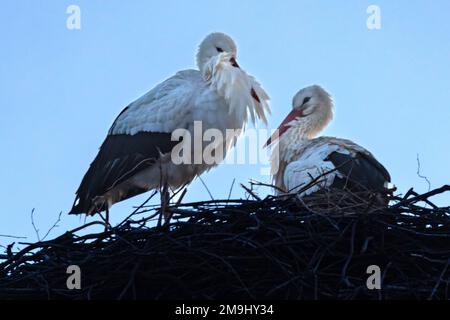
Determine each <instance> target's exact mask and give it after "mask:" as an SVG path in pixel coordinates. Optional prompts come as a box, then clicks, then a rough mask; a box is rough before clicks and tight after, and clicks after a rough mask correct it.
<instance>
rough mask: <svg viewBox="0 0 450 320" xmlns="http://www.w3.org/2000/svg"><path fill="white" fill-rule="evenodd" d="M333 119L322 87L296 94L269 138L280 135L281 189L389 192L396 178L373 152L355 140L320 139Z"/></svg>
mask: <svg viewBox="0 0 450 320" xmlns="http://www.w3.org/2000/svg"><path fill="white" fill-rule="evenodd" d="M332 118H333V102H332V99H331V97H330V95H329V94H328V92H326V91H325V90H324V89H323V88H321V87H320V86H317V85H314V86H310V87H307V88H304V89H302V90H300V91H299V92H298V93H297V94H296V95H295V96H294V99H293V109H292V111H291V112H290V113H289V115H288V116H287V117H286V118H285V119H284V120H283V122H282V123H281V125H280V127H279V128H278V130H277V131H275V133H274V135H273V136H272V137H271V138H270V139H269V140H268V141H267V143H266V145H270V144H271V143H273V142H275V140H277V139H278V141H277V143H276V144H275V145H274V149H273V151H272V155H271V166H272V168H271V170H272V175H273V179H274V183H275V186H276V187H277V189H278V191H277V192H278V194H283V193H298V194H299V196H300V197H303V196H306V195H309V194H312V193H315V192H317V191H319V190H323V189H331V188H340V189H343V188H345V189H348V190H352V191H367V190H368V191H372V192H375V193H377V194H385V191H387V188H388V187H389V183H390V181H391V177H390V175H389V172H388V171H387V170H386V169H385V168H384V167H383V165H381V164H380V163H379V162H378V161H377V160H376V159H375V157H374V156H373V155H372V154H371V153H370V152H369V151H367V150H366V149H364V148H363V147H361V146H359V145H357V144H356V143H354V142H352V141H350V140H345V139H339V138H334V137H319V138H316V136H317V135H318V134H319V133H320V132H321V131H322V130H323V129H324V128H325V127H326V126H327V125H328V124H329V122H330V121H331V120H332ZM305 189H306V190H305Z"/></svg>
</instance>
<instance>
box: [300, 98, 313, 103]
mask: <svg viewBox="0 0 450 320" xmlns="http://www.w3.org/2000/svg"><path fill="white" fill-rule="evenodd" d="M309 100H311V97H306V98H305V99H303V103H302V104H305V103H308V102H309Z"/></svg>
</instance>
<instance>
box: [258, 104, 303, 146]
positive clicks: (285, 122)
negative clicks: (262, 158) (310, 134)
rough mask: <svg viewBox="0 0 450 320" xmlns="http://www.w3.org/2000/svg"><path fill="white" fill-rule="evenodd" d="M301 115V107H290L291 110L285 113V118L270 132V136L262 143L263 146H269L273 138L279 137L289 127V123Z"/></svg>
mask: <svg viewBox="0 0 450 320" xmlns="http://www.w3.org/2000/svg"><path fill="white" fill-rule="evenodd" d="M302 116H303V111H302V110H301V109H292V111H291V112H290V113H289V114H288V115H287V117H286V118H284V120H283V121H282V122H281V124H280V126H279V127H278V129H277V130H276V131H275V132H274V133H273V134H272V136H271V137H270V138H269V140H267V142H266V143H265V144H264V148H265V147H267V146H270V145H271V144H272V143H273V142H274V141H275V140H277V139H279V138H280V137H281V136H282V135H283V134H284V133H285V132H286V131H287V129H289V123H290V122H291V121H293V120H295V119H296V118H300V117H302Z"/></svg>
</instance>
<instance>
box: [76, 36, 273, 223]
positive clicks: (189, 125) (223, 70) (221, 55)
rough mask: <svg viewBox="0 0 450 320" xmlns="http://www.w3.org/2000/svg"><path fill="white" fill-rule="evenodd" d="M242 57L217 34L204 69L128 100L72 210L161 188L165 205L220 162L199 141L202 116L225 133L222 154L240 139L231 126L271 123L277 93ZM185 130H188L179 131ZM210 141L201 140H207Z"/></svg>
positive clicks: (204, 47)
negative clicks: (180, 154) (185, 157)
mask: <svg viewBox="0 0 450 320" xmlns="http://www.w3.org/2000/svg"><path fill="white" fill-rule="evenodd" d="M236 55H237V49H236V45H235V43H234V41H233V40H232V39H231V38H230V37H229V36H227V35H225V34H223V33H212V34H210V35H208V36H207V37H206V38H205V39H204V40H203V42H202V43H201V44H200V46H199V50H198V53H197V65H198V68H199V70H185V71H180V72H178V73H177V74H176V75H174V76H173V77H171V78H169V79H167V80H166V81H164V82H162V83H161V84H159V85H157V86H156V87H155V88H154V89H152V90H150V91H149V92H148V93H147V94H145V95H144V96H142V97H141V98H139V99H138V100H136V101H134V102H132V103H131V104H130V105H128V106H127V107H126V108H125V109H124V110H123V111H122V112H121V113H120V114H119V116H118V117H117V118H116V120H115V121H114V123H113V125H112V127H111V129H110V130H109V133H108V135H107V137H106V140H105V141H104V142H103V144H102V146H101V147H100V151H99V153H98V155H97V157H96V158H95V160H94V161H93V162H92V164H91V166H90V168H89V170H88V171H87V173H86V174H85V176H84V178H83V180H82V182H81V185H80V187H79V188H78V190H77V192H76V199H75V202H74V205H73V208H72V210H71V211H70V214H81V213H85V214H88V215H92V214H95V213H100V212H102V211H106V212H107V217H108V212H109V209H110V207H111V206H112V205H113V204H115V203H117V202H120V201H122V200H125V199H128V198H130V197H133V196H136V195H138V194H141V193H144V192H146V191H148V190H152V189H159V190H160V191H161V202H162V207H163V206H165V205H167V204H168V202H169V196H168V195H169V189H171V190H175V189H177V188H180V187H182V186H184V185H186V184H188V183H189V182H191V181H192V180H193V179H194V178H195V177H197V176H199V175H201V174H202V173H203V172H205V171H207V170H209V169H211V168H212V167H214V166H215V165H217V164H218V163H217V162H214V163H210V162H205V159H203V158H202V154H201V152H202V148H200V149H199V148H198V144H196V143H194V141H192V138H194V127H195V125H194V123H195V122H197V123H200V124H201V128H202V129H201V130H202V132H201V133H204V132H205V131H207V130H208V129H213V130H219V131H220V132H221V133H222V136H223V137H224V139H223V140H221V141H214V149H213V151H214V152H215V151H217V152H219V151H220V152H221V154H222V155H223V157H222V158H224V157H225V154H226V152H227V150H228V149H229V148H230V147H231V146H233V145H234V143H235V139H236V136H231V137H230V136H229V135H227V134H226V130H228V129H233V130H237V131H238V132H239V130H241V129H244V128H245V125H246V123H247V120H248V117H249V116H251V118H252V120H253V122H255V118H258V119H261V120H262V121H263V122H265V123H267V120H266V113H268V112H270V109H269V106H268V103H267V101H268V100H269V97H268V95H267V94H266V92H265V91H264V90H263V89H262V88H261V86H260V85H259V83H258V82H257V81H256V80H255V79H254V78H253V77H251V76H249V75H248V74H247V73H246V72H245V71H243V70H242V69H241V68H240V67H239V65H238V63H237V61H236ZM177 129H184V130H185V132H186V134H185V135H183V136H181V137H180V136H178V137H173V136H172V134H173V133H174V132H175V131H176V130H177ZM194 139H195V138H194ZM224 140H226V141H224ZM187 144H189V146H187ZM206 144H207V143H206V142H205V141H200V146H202V147H204V146H205V145H206ZM191 145H192V146H191ZM176 146H178V147H179V149H183V150H191V153H192V154H191V157H189V158H190V159H191V160H192V159H199V158H200V161H193V160H192V161H191V163H185V162H182V163H178V162H176V161H173V160H174V159H173V157H172V156H173V154H172V151H173V150H174V148H175V147H176ZM180 146H181V147H180ZM183 147H186V148H183ZM219 149H220V150H219ZM199 152H200V155H199V154H197V153H199ZM199 156H200V157H199ZM220 160H221V159H220ZM166 218H167V216H166Z"/></svg>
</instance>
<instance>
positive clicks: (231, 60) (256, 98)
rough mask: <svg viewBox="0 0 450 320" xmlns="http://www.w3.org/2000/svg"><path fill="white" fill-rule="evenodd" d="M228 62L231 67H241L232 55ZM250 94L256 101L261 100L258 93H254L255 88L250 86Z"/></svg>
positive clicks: (259, 101)
mask: <svg viewBox="0 0 450 320" xmlns="http://www.w3.org/2000/svg"><path fill="white" fill-rule="evenodd" d="M230 63H231V65H232V66H233V67H235V68H238V69H240V68H241V67H240V66H239V64H238V63H237V61H236V58H235V57H233V58H231V59H230ZM250 94H251V96H252V98H253V99H255V100H256V101H257V102H258V103H261V100H260V99H259V97H258V95H257V94H256V91H255V89H253V88H252V90H250Z"/></svg>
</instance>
